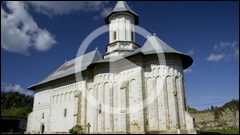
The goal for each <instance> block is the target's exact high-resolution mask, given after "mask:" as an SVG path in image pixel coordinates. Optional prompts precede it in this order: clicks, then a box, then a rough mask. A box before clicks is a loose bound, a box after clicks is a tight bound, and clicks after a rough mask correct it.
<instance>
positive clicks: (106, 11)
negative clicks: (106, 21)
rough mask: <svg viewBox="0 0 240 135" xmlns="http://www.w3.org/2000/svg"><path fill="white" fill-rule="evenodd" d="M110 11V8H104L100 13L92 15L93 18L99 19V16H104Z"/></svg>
mask: <svg viewBox="0 0 240 135" xmlns="http://www.w3.org/2000/svg"><path fill="white" fill-rule="evenodd" d="M111 12H112V8H104V9H103V10H102V11H101V14H100V15H98V16H94V17H93V18H94V19H95V20H99V19H100V18H104V17H106V16H107V15H108V14H110V13H111Z"/></svg>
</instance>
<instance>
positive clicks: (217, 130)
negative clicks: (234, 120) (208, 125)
mask: <svg viewBox="0 0 240 135" xmlns="http://www.w3.org/2000/svg"><path fill="white" fill-rule="evenodd" d="M200 134H239V129H222V130H220V129H215V130H214V129H213V130H203V131H202V133H201V132H200Z"/></svg>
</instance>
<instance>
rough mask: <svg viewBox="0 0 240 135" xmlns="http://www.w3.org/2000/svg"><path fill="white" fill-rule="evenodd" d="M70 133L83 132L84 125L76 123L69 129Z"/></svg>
mask: <svg viewBox="0 0 240 135" xmlns="http://www.w3.org/2000/svg"><path fill="white" fill-rule="evenodd" d="M69 133H70V134H83V127H82V125H80V126H79V125H75V126H73V127H72V128H71V129H69Z"/></svg>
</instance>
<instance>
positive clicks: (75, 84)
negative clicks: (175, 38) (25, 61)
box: [25, 1, 196, 134]
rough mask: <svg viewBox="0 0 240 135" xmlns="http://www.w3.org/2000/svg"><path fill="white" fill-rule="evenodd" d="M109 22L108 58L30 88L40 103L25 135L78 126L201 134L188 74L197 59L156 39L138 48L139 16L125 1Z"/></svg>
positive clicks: (91, 58)
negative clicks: (187, 84)
mask: <svg viewBox="0 0 240 135" xmlns="http://www.w3.org/2000/svg"><path fill="white" fill-rule="evenodd" d="M104 21H105V24H106V25H107V26H108V27H109V44H108V45H106V53H105V54H101V53H100V52H99V51H98V50H97V49H95V50H93V51H92V52H89V53H87V54H85V55H82V56H79V57H77V58H75V59H73V60H70V61H66V62H65V63H64V64H63V65H62V66H60V67H59V68H58V69H57V70H55V71H54V72H53V73H51V74H50V75H48V76H47V77H46V78H45V79H43V80H42V81H40V82H38V83H36V84H34V85H32V86H30V87H28V89H30V90H33V91H35V98H34V105H33V111H32V112H31V113H30V114H29V115H28V120H27V130H26V132H25V133H33V134H34V133H44V134H49V133H50V134H51V133H68V132H69V129H71V128H72V127H73V126H75V125H82V126H83V132H84V133H88V129H89V128H88V124H89V125H91V127H90V129H89V131H90V133H91V134H93V133H95V134H96V133H99V134H101V133H113V134H114V133H123V134H126V133H127V134H134V133H146V134H148V133H196V128H195V122H194V118H193V117H192V116H191V115H190V114H189V113H188V110H187V100H186V89H185V82H184V73H183V70H184V69H187V68H188V67H190V66H191V65H192V63H193V60H192V58H191V57H190V56H188V55H186V54H184V53H181V52H178V51H176V50H174V49H173V48H171V47H170V46H169V45H167V44H166V43H165V42H163V41H162V40H161V39H159V38H158V37H157V36H156V34H154V35H153V36H150V37H148V38H147V39H146V40H147V41H146V42H145V44H144V45H142V47H141V46H140V45H138V44H136V43H135V26H136V25H138V23H139V16H138V15H137V14H136V13H135V12H133V11H132V10H131V9H130V8H129V7H128V5H127V3H126V2H124V1H119V2H117V4H116V6H115V8H114V9H113V11H112V12H111V13H110V14H109V15H108V16H107V17H106V18H105V19H104ZM77 66H78V67H80V68H79V70H77V69H78V68H76V67H77ZM77 74H81V76H82V77H81V78H80V79H79V78H77V77H78V75H77Z"/></svg>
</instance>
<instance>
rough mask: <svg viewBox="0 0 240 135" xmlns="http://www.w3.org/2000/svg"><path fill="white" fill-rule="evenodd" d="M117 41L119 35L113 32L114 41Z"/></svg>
mask: <svg viewBox="0 0 240 135" xmlns="http://www.w3.org/2000/svg"><path fill="white" fill-rule="evenodd" d="M116 39H117V33H116V31H114V32H113V40H116Z"/></svg>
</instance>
